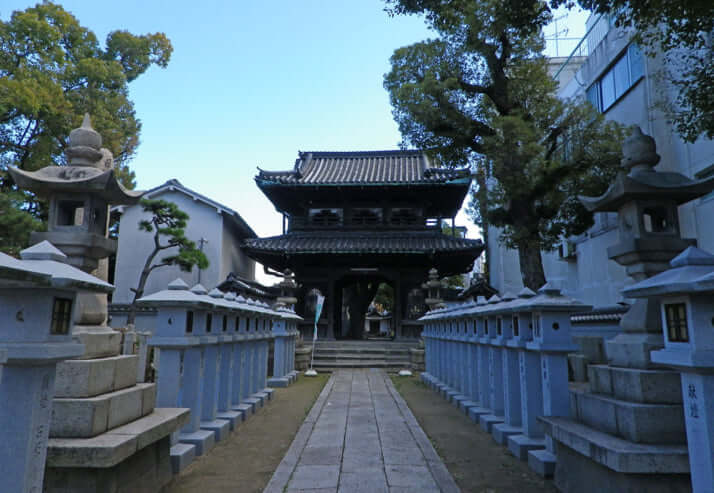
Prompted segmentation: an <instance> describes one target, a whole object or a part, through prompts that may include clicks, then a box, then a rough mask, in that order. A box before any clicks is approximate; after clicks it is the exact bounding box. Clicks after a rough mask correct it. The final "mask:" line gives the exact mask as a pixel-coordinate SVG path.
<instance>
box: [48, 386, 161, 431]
mask: <svg viewBox="0 0 714 493" xmlns="http://www.w3.org/2000/svg"><path fill="white" fill-rule="evenodd" d="M155 403H156V385H155V384H153V383H142V384H138V385H135V386H133V387H129V388H126V389H122V390H118V391H116V392H109V393H106V394H102V395H99V396H96V397H87V398H59V399H54V400H53V401H52V420H51V422H50V436H51V437H53V438H89V437H93V436H97V435H99V434H101V433H104V432H106V431H107V430H111V429H112V428H116V427H117V426H121V425H123V424H126V423H129V422H131V421H134V420H136V419H139V418H141V417H142V416H146V415H147V414H150V413H151V412H152V411H153V409H154V405H155Z"/></svg>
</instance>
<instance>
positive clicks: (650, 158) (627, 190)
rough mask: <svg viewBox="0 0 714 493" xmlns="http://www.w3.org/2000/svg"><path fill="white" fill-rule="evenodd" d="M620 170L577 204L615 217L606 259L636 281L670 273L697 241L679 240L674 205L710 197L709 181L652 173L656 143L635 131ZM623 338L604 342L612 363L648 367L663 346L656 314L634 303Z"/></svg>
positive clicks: (644, 303) (650, 304)
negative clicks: (654, 352)
mask: <svg viewBox="0 0 714 493" xmlns="http://www.w3.org/2000/svg"><path fill="white" fill-rule="evenodd" d="M622 151H623V159H622V167H623V170H622V171H620V173H619V174H618V176H617V178H616V179H615V182H614V183H613V184H612V185H610V187H609V188H608V189H607V191H606V192H605V193H604V194H603V195H601V196H599V197H583V196H580V197H579V199H580V201H581V202H582V203H583V205H584V206H585V207H586V208H587V209H588V210H590V211H593V212H617V213H618V221H619V225H618V240H619V241H618V243H617V244H615V245H613V246H611V247H609V248H608V249H607V253H608V257H609V258H610V259H612V260H614V261H615V262H617V263H618V264H620V265H622V266H624V267H625V268H626V271H627V274H628V275H629V276H630V277H632V278H633V279H634V280H635V281H637V282H640V281H642V280H644V279H647V278H648V277H651V276H653V275H655V274H658V273H660V272H662V271H664V270H666V269H668V268H669V261H670V260H671V259H672V258H673V257H674V256H676V255H677V254H678V253H679V252H681V251H682V250H684V249H685V248H687V247H688V246H690V245H693V244H694V243H695V242H696V240H693V239H683V238H681V236H680V229H679V218H678V211H677V208H678V206H679V205H681V204H683V203H685V202H689V201H691V200H694V199H696V198H698V197H701V196H702V195H705V194H707V193H709V192H710V191H711V190H712V188H714V177H713V178H709V179H705V180H698V181H694V180H690V179H689V178H687V177H685V176H684V175H681V174H679V173H673V172H665V171H656V170H655V169H654V166H655V165H656V164H657V163H658V162H659V160H660V156H659V155H658V154H657V152H656V146H655V141H654V139H653V138H652V137H650V136H648V135H644V134H643V133H642V131H641V130H640V128H639V127H635V129H634V130H633V132H632V134H631V135H630V137H629V138H627V139H626V140H625V142H624V144H623V147H622ZM620 326H621V328H622V330H623V333H621V334H619V335H618V336H616V337H615V338H613V339H610V340H609V341H606V348H607V355H608V359H609V360H610V362H611V364H614V365H616V366H624V367H632V368H648V367H650V364H651V363H650V350H652V349H657V348H660V347H662V346H663V340H662V328H661V320H660V316H659V309H658V307H657V304H656V303H655V302H654V301H650V300H647V299H639V300H637V301H636V302H635V303H634V304H633V305H632V307H631V308H630V309H629V310H628V312H627V313H626V314H625V315H624V316H623V318H622V320H621V322H620Z"/></svg>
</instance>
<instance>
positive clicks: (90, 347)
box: [72, 325, 136, 377]
mask: <svg viewBox="0 0 714 493" xmlns="http://www.w3.org/2000/svg"><path fill="white" fill-rule="evenodd" d="M72 336H73V337H75V338H78V339H79V341H80V342H81V343H82V344H84V354H83V355H82V356H81V359H94V358H106V357H108V356H117V355H119V353H120V352H121V332H118V331H116V330H113V329H111V328H110V327H107V326H87V325H75V326H74V328H73V330H72ZM134 377H136V373H134Z"/></svg>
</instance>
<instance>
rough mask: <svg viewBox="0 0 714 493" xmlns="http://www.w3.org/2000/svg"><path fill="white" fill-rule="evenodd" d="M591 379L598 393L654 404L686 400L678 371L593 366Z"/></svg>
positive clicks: (590, 374) (592, 389) (677, 402)
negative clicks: (683, 397) (683, 396)
mask: <svg viewBox="0 0 714 493" xmlns="http://www.w3.org/2000/svg"><path fill="white" fill-rule="evenodd" d="M588 379H589V381H590V391H591V392H593V393H595V394H607V395H610V396H612V397H614V398H615V399H621V400H626V401H632V402H641V403H650V404H681V403H682V383H681V380H680V374H679V373H678V372H676V371H670V370H641V369H635V368H617V367H614V366H608V365H590V366H589V367H588Z"/></svg>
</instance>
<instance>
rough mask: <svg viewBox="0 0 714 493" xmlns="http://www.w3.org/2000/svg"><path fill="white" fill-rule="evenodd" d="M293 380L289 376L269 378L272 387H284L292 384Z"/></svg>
mask: <svg viewBox="0 0 714 493" xmlns="http://www.w3.org/2000/svg"><path fill="white" fill-rule="evenodd" d="M291 383H292V382H291V381H290V379H289V378H288V377H271V378H269V379H268V385H270V386H271V387H278V388H284V387H287V386H288V385H290V384H291Z"/></svg>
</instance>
